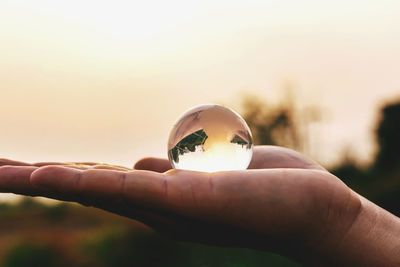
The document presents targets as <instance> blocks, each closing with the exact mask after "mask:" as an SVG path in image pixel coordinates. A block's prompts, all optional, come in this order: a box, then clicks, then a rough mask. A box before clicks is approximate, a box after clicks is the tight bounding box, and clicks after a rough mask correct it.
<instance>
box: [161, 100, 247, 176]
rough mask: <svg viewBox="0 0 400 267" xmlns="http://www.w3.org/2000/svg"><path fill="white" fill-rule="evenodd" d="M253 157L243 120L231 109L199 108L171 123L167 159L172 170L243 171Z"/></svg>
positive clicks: (204, 106) (205, 106)
mask: <svg viewBox="0 0 400 267" xmlns="http://www.w3.org/2000/svg"><path fill="white" fill-rule="evenodd" d="M252 155H253V139H252V135H251V132H250V129H249V127H248V125H247V123H246V122H245V120H244V119H243V118H242V117H241V116H240V115H239V114H238V113H236V112H235V111H233V110H232V109H230V108H227V107H223V106H220V105H215V104H208V105H200V106H196V107H193V108H191V109H189V110H188V111H186V112H185V113H184V114H183V115H182V116H181V117H180V118H179V119H178V120H177V122H176V123H175V124H174V126H173V128H172V130H171V133H170V135H169V140H168V158H169V161H170V162H171V165H172V167H173V168H175V169H184V170H192V171H203V172H215V171H229V170H245V169H246V168H247V167H248V166H249V163H250V160H251V157H252Z"/></svg>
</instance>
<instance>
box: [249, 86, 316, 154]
mask: <svg viewBox="0 0 400 267" xmlns="http://www.w3.org/2000/svg"><path fill="white" fill-rule="evenodd" d="M293 99H294V97H293V95H292V93H291V90H288V91H287V94H286V97H285V101H283V102H281V103H280V104H279V105H270V104H268V103H266V102H264V101H262V100H260V98H259V97H257V96H252V95H247V96H245V98H244V101H243V102H242V115H243V118H244V119H245V120H246V122H247V124H248V125H249V127H250V129H251V132H252V134H253V139H254V144H256V145H277V146H284V147H288V148H292V149H294V150H297V151H300V152H303V153H305V154H309V151H310V149H309V136H308V126H309V124H310V123H312V122H316V121H319V120H320V119H321V116H320V114H319V109H317V108H315V107H313V108H311V107H308V108H305V109H302V110H299V109H298V108H297V107H296V105H295V102H294V100H293Z"/></svg>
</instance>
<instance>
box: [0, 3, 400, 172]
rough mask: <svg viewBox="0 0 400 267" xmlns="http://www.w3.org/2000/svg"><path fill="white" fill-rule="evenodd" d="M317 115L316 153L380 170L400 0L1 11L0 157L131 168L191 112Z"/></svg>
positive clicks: (399, 54) (399, 69)
mask: <svg viewBox="0 0 400 267" xmlns="http://www.w3.org/2000/svg"><path fill="white" fill-rule="evenodd" d="M288 83H289V84H291V86H292V88H293V89H292V90H293V94H294V96H295V99H296V105H297V106H298V107H299V108H302V107H308V106H313V107H318V109H319V110H320V112H321V118H322V120H321V121H320V122H319V123H317V124H315V125H313V126H312V127H311V128H310V129H311V130H310V136H311V138H312V139H313V146H314V147H313V149H312V155H311V156H313V157H315V158H317V160H318V161H320V162H321V163H322V164H325V165H330V164H334V163H335V162H337V161H338V160H339V159H340V158H341V157H342V155H343V152H344V151H346V150H348V149H349V150H351V151H352V153H353V154H354V155H355V156H356V157H358V158H359V159H360V160H361V161H364V162H367V161H368V160H371V159H372V157H373V155H374V151H375V146H374V136H373V134H372V131H373V129H374V128H375V127H376V123H377V120H378V117H377V114H378V110H379V108H380V107H381V106H382V105H383V104H384V103H386V102H387V101H391V100H392V99H395V98H399V97H400V1H397V0H393V1H388V0H376V1H366V0H364V1H356V0H347V1H342V0H335V1H311V0H280V1H267V0H265V1H251V0H246V1H233V0H229V1H225V0H222V1H176V0H173V1H155V0H149V1H121V0H114V1H89V0H87V1H75V0H72V1H71V0H70V1H54V0H52V1H50V0H35V1H33V0H32V1H28V0H24V1H23V0H19V1H18V0H13V1H8V0H3V1H1V2H0V113H1V114H2V116H1V118H2V119H1V131H0V148H1V149H0V157H4V158H12V159H17V160H24V161H29V162H35V161H49V160H51V161H99V162H107V163H113V164H119V165H124V166H132V165H133V164H134V162H135V161H136V160H138V159H140V158H141V157H144V156H162V157H166V156H167V138H168V135H169V131H170V130H171V128H172V125H173V124H174V122H175V121H176V119H177V118H178V117H179V116H180V115H181V114H182V113H183V112H184V111H185V110H187V109H188V108H190V107H192V106H194V105H198V104H204V103H220V104H224V105H227V106H229V107H232V108H234V109H236V110H238V111H239V112H240V103H241V101H242V99H243V95H244V94H245V93H246V92H250V93H252V94H253V95H255V96H256V97H257V98H260V99H263V100H265V101H267V102H268V103H278V102H279V101H284V100H285V93H284V92H285V90H284V88H285V86H286V85H287V84H288Z"/></svg>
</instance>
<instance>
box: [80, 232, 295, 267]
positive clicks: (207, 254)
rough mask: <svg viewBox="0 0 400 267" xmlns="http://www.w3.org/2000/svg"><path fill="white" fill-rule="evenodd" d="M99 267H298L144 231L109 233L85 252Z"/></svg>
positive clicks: (257, 254) (260, 255) (277, 259)
mask: <svg viewBox="0 0 400 267" xmlns="http://www.w3.org/2000/svg"><path fill="white" fill-rule="evenodd" d="M83 251H84V253H85V254H86V255H90V256H91V258H92V264H95V265H96V266H104V267H109V266H110V267H111V266H121V267H124V266H127V267H128V266H174V267H180V266H182V267H185V266H193V267H196V266H198V267H200V266H201V267H203V266H210V267H211V266H218V267H224V266H229V267H231V266H238V267H239V266H246V267H247V266H254V267H257V266H260V267H261V266H269V265H270V266H298V265H297V264H294V263H292V262H291V261H289V260H287V259H284V258H282V257H280V256H278V255H273V254H269V253H263V252H258V251H254V250H249V249H234V248H218V247H210V246H205V245H200V244H194V243H184V242H176V241H172V240H170V239H167V238H165V237H162V236H161V235H159V234H155V233H152V232H147V231H146V232H144V231H130V232H120V233H118V232H117V233H116V232H110V233H106V234H103V235H102V236H100V237H98V238H96V239H95V240H92V241H91V242H87V243H86V244H85V246H84V249H83Z"/></svg>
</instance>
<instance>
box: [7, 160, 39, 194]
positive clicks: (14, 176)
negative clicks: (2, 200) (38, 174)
mask: <svg viewBox="0 0 400 267" xmlns="http://www.w3.org/2000/svg"><path fill="white" fill-rule="evenodd" d="M36 169H38V168H37V167H34V166H2V167H0V192H2V193H15V194H22V195H28V196H36V195H42V194H44V193H45V192H44V190H43V188H37V187H34V186H32V185H31V183H30V176H31V174H32V172H34V171H35V170H36Z"/></svg>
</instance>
